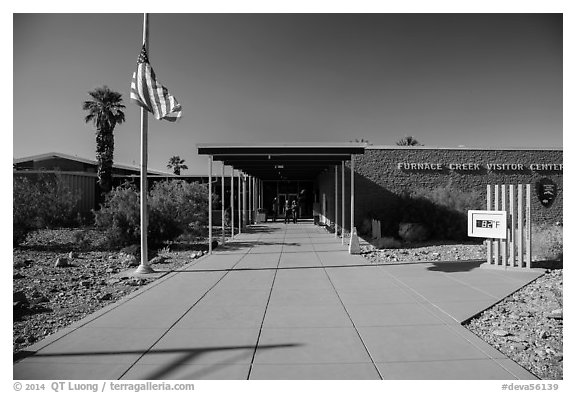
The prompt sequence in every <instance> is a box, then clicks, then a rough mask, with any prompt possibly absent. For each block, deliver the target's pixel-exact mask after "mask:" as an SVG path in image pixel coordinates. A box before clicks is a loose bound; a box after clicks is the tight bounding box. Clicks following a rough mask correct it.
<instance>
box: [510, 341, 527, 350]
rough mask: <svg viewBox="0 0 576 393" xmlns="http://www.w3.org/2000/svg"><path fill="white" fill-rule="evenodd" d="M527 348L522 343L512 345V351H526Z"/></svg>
mask: <svg viewBox="0 0 576 393" xmlns="http://www.w3.org/2000/svg"><path fill="white" fill-rule="evenodd" d="M526 348H527V346H526V345H525V344H522V343H512V344H510V349H512V350H514V351H524V350H525V349H526Z"/></svg>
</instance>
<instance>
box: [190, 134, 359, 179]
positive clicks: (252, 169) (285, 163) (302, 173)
mask: <svg viewBox="0 0 576 393" xmlns="http://www.w3.org/2000/svg"><path fill="white" fill-rule="evenodd" d="M196 147H197V148H198V154H202V155H211V156H213V159H214V160H215V161H222V162H224V164H225V165H230V166H233V167H234V169H238V170H241V171H242V172H244V173H246V174H248V175H251V176H254V177H257V178H259V179H261V180H313V179H314V178H315V177H316V176H318V174H319V173H321V172H322V171H324V170H325V169H327V168H329V167H330V166H332V165H339V164H341V163H342V161H348V160H350V159H351V157H352V155H353V154H364V149H365V147H366V144H364V143H331V144H326V143H323V144H318V143H316V144H313V143H307V144H274V145H260V144H256V145H255V144H251V145H240V144H238V145H231V144H198V145H197V146H196Z"/></svg>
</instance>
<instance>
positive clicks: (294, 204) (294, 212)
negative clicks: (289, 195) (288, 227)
mask: <svg viewBox="0 0 576 393" xmlns="http://www.w3.org/2000/svg"><path fill="white" fill-rule="evenodd" d="M292 221H293V222H294V224H296V223H297V221H298V202H296V199H294V200H293V201H292Z"/></svg>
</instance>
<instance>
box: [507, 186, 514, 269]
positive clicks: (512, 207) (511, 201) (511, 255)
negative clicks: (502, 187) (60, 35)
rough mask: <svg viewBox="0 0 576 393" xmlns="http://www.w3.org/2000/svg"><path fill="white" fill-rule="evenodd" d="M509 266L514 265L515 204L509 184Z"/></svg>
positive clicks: (511, 187)
mask: <svg viewBox="0 0 576 393" xmlns="http://www.w3.org/2000/svg"><path fill="white" fill-rule="evenodd" d="M508 187H509V188H510V195H509V197H510V266H514V265H515V262H516V223H515V222H514V218H515V217H516V204H515V198H514V185H513V184H510V185H509V186H508Z"/></svg>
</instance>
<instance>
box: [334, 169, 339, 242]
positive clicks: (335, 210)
mask: <svg viewBox="0 0 576 393" xmlns="http://www.w3.org/2000/svg"><path fill="white" fill-rule="evenodd" d="M334 237H338V165H334Z"/></svg>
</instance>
